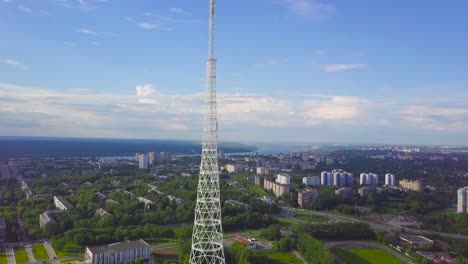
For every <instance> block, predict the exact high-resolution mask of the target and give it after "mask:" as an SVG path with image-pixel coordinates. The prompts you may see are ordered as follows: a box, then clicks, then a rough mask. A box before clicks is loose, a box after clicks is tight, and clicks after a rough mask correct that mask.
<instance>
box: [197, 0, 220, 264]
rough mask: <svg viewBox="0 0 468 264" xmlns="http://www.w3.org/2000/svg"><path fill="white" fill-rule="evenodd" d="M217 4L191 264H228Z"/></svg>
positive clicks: (211, 29)
mask: <svg viewBox="0 0 468 264" xmlns="http://www.w3.org/2000/svg"><path fill="white" fill-rule="evenodd" d="M214 16H215V0H210V20H209V49H208V60H207V63H206V68H207V69H206V89H205V111H204V118H203V122H204V123H203V140H202V154H201V163H200V176H199V180H198V188H197V203H196V205H195V220H194V223H193V233H192V248H191V251H190V259H189V263H190V264H225V263H226V261H225V259H224V248H223V227H222V217H221V197H220V196H221V194H220V190H219V168H218V114H217V107H216V59H215V50H214V43H215V42H214V29H215V27H214Z"/></svg>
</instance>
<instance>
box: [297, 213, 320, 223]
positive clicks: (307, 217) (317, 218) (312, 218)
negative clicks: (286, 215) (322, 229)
mask: <svg viewBox="0 0 468 264" xmlns="http://www.w3.org/2000/svg"><path fill="white" fill-rule="evenodd" d="M294 218H296V219H299V220H302V221H306V222H320V223H324V222H327V221H328V219H327V218H325V217H323V216H318V215H304V214H298V215H296V216H294Z"/></svg>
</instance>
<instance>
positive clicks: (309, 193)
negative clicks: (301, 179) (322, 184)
mask: <svg viewBox="0 0 468 264" xmlns="http://www.w3.org/2000/svg"><path fill="white" fill-rule="evenodd" d="M317 198H318V192H317V190H306V191H302V192H298V193H297V203H298V204H299V207H301V208H305V207H309V206H311V205H312V204H313V203H314V202H315V201H316V200H317Z"/></svg>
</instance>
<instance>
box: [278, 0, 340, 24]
mask: <svg viewBox="0 0 468 264" xmlns="http://www.w3.org/2000/svg"><path fill="white" fill-rule="evenodd" d="M276 2H278V3H280V4H282V5H284V6H286V7H287V8H288V9H289V10H290V11H291V12H292V13H293V14H295V15H296V16H299V17H302V18H308V19H313V20H321V19H324V18H327V17H329V16H330V15H332V14H334V13H335V12H336V8H335V6H333V5H331V4H327V3H324V2H323V1H319V0H277V1H276Z"/></svg>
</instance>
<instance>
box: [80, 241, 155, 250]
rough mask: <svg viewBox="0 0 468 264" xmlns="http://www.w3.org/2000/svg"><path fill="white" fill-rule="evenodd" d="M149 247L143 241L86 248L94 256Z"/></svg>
mask: <svg viewBox="0 0 468 264" xmlns="http://www.w3.org/2000/svg"><path fill="white" fill-rule="evenodd" d="M149 246H150V245H149V244H148V243H146V241H144V240H143V239H140V240H135V241H125V242H118V243H114V244H109V245H104V246H97V247H88V248H89V250H90V251H91V252H93V253H94V254H102V253H108V252H120V251H124V250H129V249H136V248H141V247H149Z"/></svg>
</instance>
